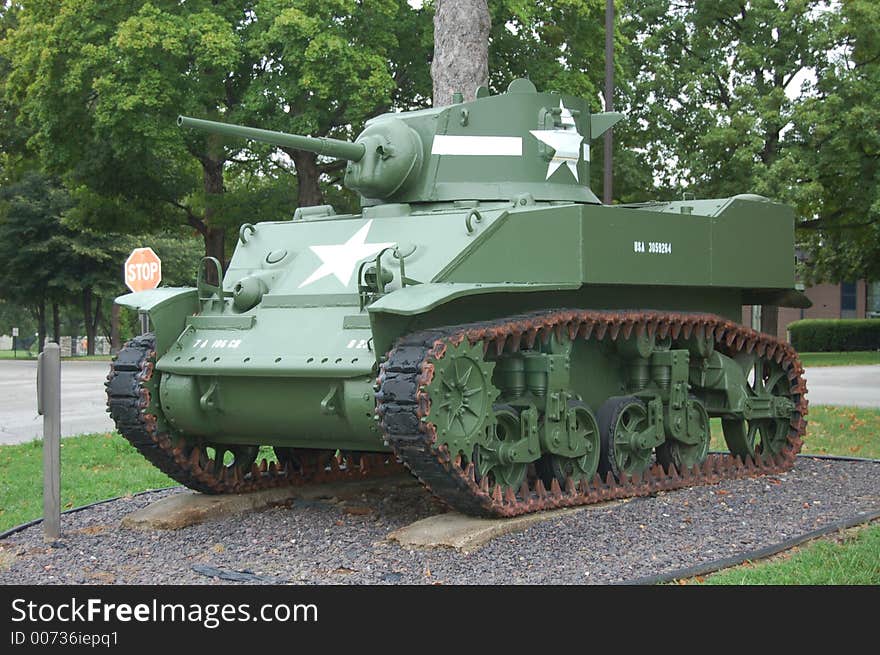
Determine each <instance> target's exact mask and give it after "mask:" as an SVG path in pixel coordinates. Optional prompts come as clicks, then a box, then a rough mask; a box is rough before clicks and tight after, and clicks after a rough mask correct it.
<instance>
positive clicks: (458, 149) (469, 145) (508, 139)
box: [431, 134, 522, 157]
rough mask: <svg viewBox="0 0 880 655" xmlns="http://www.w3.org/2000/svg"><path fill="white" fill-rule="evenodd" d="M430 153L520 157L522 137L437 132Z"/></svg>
mask: <svg viewBox="0 0 880 655" xmlns="http://www.w3.org/2000/svg"><path fill="white" fill-rule="evenodd" d="M431 154H432V155H468V156H470V155H476V156H502V157H521V156H522V138H521V137H518V136H450V135H448V134H438V135H437V136H435V137H434V144H433V145H432V146H431Z"/></svg>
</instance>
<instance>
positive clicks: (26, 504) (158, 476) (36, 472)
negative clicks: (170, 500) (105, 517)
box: [0, 433, 177, 531]
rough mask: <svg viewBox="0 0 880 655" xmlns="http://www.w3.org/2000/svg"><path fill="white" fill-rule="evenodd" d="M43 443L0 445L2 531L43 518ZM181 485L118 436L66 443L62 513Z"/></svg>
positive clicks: (88, 437) (89, 437)
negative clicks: (132, 494)
mask: <svg viewBox="0 0 880 655" xmlns="http://www.w3.org/2000/svg"><path fill="white" fill-rule="evenodd" d="M42 479H43V450H42V442H40V441H31V442H28V443H23V444H15V445H11V446H0V531H3V530H7V529H9V528H11V527H12V526H15V525H19V524H21V523H24V522H26V521H30V520H31V519H35V518H39V517H40V516H42V514H43V483H42ZM175 484H177V483H176V482H174V481H173V480H172V479H171V478H169V477H167V476H166V475H165V474H164V473H161V472H160V471H159V470H158V469H156V468H154V467H153V466H152V465H151V464H149V463H148V462H147V460H145V459H144V458H143V457H141V455H140V454H139V453H138V452H137V451H136V450H135V449H134V448H133V447H131V446H130V445H128V443H127V442H126V441H125V440H123V439H122V437H120V436H118V435H116V434H111V433H107V434H90V435H84V436H80V437H67V438H64V439H62V440H61V506H62V510H64V509H70V508H71V507H77V506H79V505H86V504H88V503H92V502H95V501H96V500H104V499H105V498H113V497H114V496H121V495H124V494H128V493H134V492H137V491H143V490H144V489H155V488H159V487H170V486H173V485H175Z"/></svg>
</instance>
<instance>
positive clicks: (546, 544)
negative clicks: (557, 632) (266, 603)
mask: <svg viewBox="0 0 880 655" xmlns="http://www.w3.org/2000/svg"><path fill="white" fill-rule="evenodd" d="M878 476H880V464H877V463H871V462H843V461H819V460H810V459H803V458H802V459H799V460H798V461H797V463H796V465H795V468H794V469H793V470H792V471H790V472H788V473H786V474H785V475H775V476H765V477H762V478H753V479H747V480H734V481H728V482H723V483H721V484H718V485H712V486H703V487H694V488H691V489H684V490H679V491H674V492H669V493H662V494H658V495H656V496H653V497H649V498H639V499H632V500H630V501H628V502H623V503H617V504H612V505H603V506H597V507H594V508H591V509H588V510H585V511H583V512H579V513H576V514H573V515H568V516H565V517H561V518H557V519H552V520H548V521H546V522H542V523H539V524H536V525H534V526H532V527H530V528H528V529H527V530H525V531H524V532H521V533H518V534H510V535H505V536H502V537H498V538H497V539H495V540H494V541H492V542H491V543H489V544H487V545H486V546H484V547H483V548H482V549H480V550H478V551H476V552H474V553H471V554H467V555H465V554H461V553H458V552H455V551H452V550H448V549H440V550H427V551H426V550H409V549H407V548H403V547H401V546H399V545H398V544H396V543H392V542H389V541H387V540H386V536H387V534H388V533H389V532H391V531H392V530H394V529H396V528H399V527H402V526H404V525H407V524H409V523H411V522H413V521H415V520H417V519H420V518H424V517H426V516H430V515H432V514H437V513H439V512H442V511H444V510H443V508H442V507H441V506H440V505H439V503H437V502H436V501H435V500H434V499H433V498H432V497H431V496H430V495H429V494H428V493H427V492H426V491H424V490H423V489H422V487H421V486H420V485H418V484H413V483H412V482H411V481H409V480H397V481H396V482H395V483H394V484H392V485H390V486H389V485H388V484H387V483H386V485H385V486H377V488H376V489H375V490H368V491H366V492H365V491H363V490H360V491H358V492H357V493H353V494H350V495H349V496H348V497H340V496H342V494H338V495H337V497H334V498H328V499H326V500H318V501H294V502H292V503H291V504H290V505H289V506H285V507H276V508H273V509H269V510H266V511H264V512H259V513H255V514H251V515H243V516H237V517H232V518H227V519H224V520H221V521H217V522H212V523H205V524H202V525H198V526H194V527H191V528H186V529H183V530H179V531H173V532H140V531H133V530H127V529H123V528H121V527H120V526H119V521H120V519H121V518H122V517H123V516H125V515H126V514H128V513H130V512H132V511H134V510H136V509H138V508H140V507H143V506H144V505H147V504H149V503H151V502H154V501H155V500H157V499H158V498H161V497H163V496H166V495H168V494H171V493H179V491H176V490H170V491H161V492H155V493H150V494H145V495H142V496H137V497H134V498H125V499H120V500H118V501H114V502H111V503H107V504H104V505H100V506H97V507H94V508H91V509H88V510H85V511H82V512H77V513H73V514H68V515H65V516H63V517H62V538H61V540H60V542H56V543H55V544H52V545H46V544H44V543H43V540H42V532H41V528H40V526H35V527H32V528H28V529H27V530H24V531H23V532H20V533H17V534H14V535H11V536H10V537H7V538H6V539H5V540H3V541H0V584H53V583H64V584H77V583H97V584H101V583H116V584H167V583H183V584H217V583H218V582H222V581H221V580H218V579H217V578H214V577H209V576H207V575H204V574H202V573H198V572H196V571H195V570H193V567H194V566H195V567H196V568H197V569H201V570H203V571H204V570H209V569H206V568H205V567H214V568H215V569H221V570H224V571H233V572H235V571H238V572H241V571H245V572H248V573H252V574H254V576H256V578H254V579H253V580H252V582H265V581H275V582H279V581H283V582H290V583H301V584H383V583H385V584H387V583H390V584H421V583H445V584H475V583H480V584H507V583H514V584H520V583H525V584H548V583H555V584H585V583H586V584H589V583H609V582H621V581H625V580H628V579H634V578H640V577H643V576H650V575H655V574H659V573H663V572H668V571H672V570H677V569H680V568H683V567H686V566H691V565H694V564H699V563H702V562H709V561H712V560H716V559H721V558H725V557H730V556H733V555H736V554H737V553H743V552H747V551H751V550H754V549H756V548H760V547H762V546H767V545H770V544H774V543H776V542H779V541H782V540H784V539H786V538H788V537H793V536H795V535H798V534H802V533H805V532H808V531H810V530H815V529H817V528H821V527H822V526H823V525H828V524H830V523H833V522H835V521H837V520H839V519H843V518H848V517H852V516H855V515H857V514H858V513H860V512H862V513H866V512H870V511H874V510H877V509H880V482H878V479H880V477H878ZM245 577H247V576H245Z"/></svg>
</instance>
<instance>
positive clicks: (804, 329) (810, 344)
mask: <svg viewBox="0 0 880 655" xmlns="http://www.w3.org/2000/svg"><path fill="white" fill-rule="evenodd" d="M788 329H789V332H790V333H791V345H792V346H794V347H795V349H796V350H803V351H808V352H833V351H850V350H880V321H878V320H876V319H870V318H863V319H855V318H852V319H850V318H841V319H818V318H808V319H804V320H802V321H795V322H794V323H792V324H790V325H789V326H788Z"/></svg>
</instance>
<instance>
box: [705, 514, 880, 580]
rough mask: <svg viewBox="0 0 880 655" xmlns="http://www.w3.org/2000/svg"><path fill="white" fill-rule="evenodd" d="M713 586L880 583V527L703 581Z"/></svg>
mask: <svg viewBox="0 0 880 655" xmlns="http://www.w3.org/2000/svg"><path fill="white" fill-rule="evenodd" d="M699 582H702V583H703V584H711V585H744V584H747V585H753V584H770V585H784V584H804V585H820V584H835V585H855V584H858V585H876V584H880V525H877V523H876V522H875V523H873V524H872V525H870V526H869V527H861V528H855V529H852V530H847V531H845V532H843V533H841V534H838V535H835V536H833V537H830V538H826V539H819V540H816V541H812V542H810V543H807V544H805V545H803V546H799V547H797V548H792V549H791V550H789V551H786V552H784V553H780V554H779V555H776V556H775V557H772V558H770V559H769V560H767V561H765V562H761V563H759V564H753V563H747V564H743V565H742V566H735V567H733V568H730V569H726V570H724V571H719V572H718V573H714V574H712V575H710V576H708V577H707V578H705V579H700V580H699Z"/></svg>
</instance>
